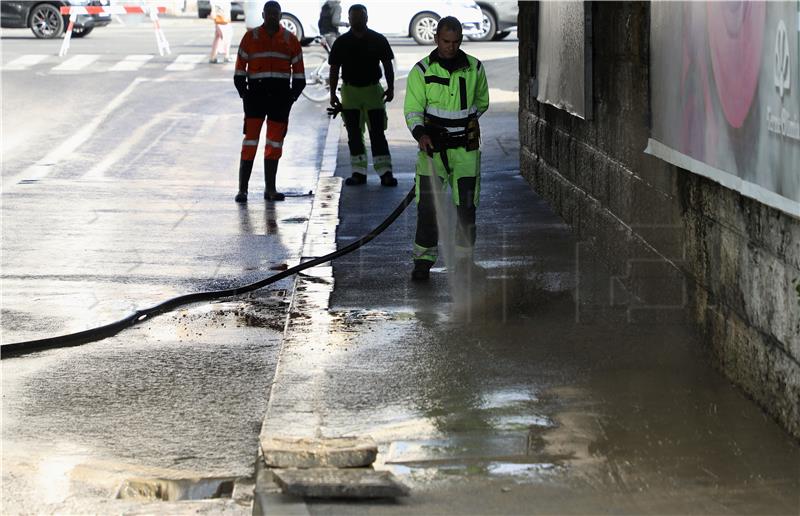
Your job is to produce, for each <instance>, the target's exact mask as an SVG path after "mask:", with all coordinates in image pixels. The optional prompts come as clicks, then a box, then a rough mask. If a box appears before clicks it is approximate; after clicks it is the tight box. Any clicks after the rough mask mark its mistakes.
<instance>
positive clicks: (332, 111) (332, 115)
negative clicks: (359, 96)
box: [327, 105, 342, 118]
mask: <svg viewBox="0 0 800 516" xmlns="http://www.w3.org/2000/svg"><path fill="white" fill-rule="evenodd" d="M327 111H328V116H329V117H330V118H336V115H338V114H339V113H341V112H342V106H341V105H338V106H331V107H329V108H328V109H327Z"/></svg>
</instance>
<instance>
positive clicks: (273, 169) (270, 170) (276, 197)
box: [264, 159, 286, 201]
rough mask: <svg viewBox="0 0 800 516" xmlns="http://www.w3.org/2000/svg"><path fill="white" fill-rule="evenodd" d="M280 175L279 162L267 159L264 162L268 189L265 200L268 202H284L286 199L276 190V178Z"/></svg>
mask: <svg viewBox="0 0 800 516" xmlns="http://www.w3.org/2000/svg"><path fill="white" fill-rule="evenodd" d="M277 175H278V160H277V159H265V160H264V182H265V183H266V186H267V189H266V191H265V192H264V199H266V200H267V201H282V200H283V199H285V198H286V196H285V195H283V194H282V193H280V192H279V191H277V190H276V189H275V178H276V177H277Z"/></svg>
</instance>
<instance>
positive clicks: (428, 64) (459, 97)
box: [404, 50, 489, 136]
mask: <svg viewBox="0 0 800 516" xmlns="http://www.w3.org/2000/svg"><path fill="white" fill-rule="evenodd" d="M435 52H436V51H435V50H434V52H432V53H431V55H429V56H427V57H426V58H425V59H423V60H422V61H420V62H418V63H417V64H416V65H414V67H413V68H412V69H411V72H409V74H408V82H407V88H406V99H405V104H404V112H405V116H406V124H407V125H408V129H409V130H410V131H411V132H412V133H413V134H415V136H416V135H417V134H418V132H419V130H420V129H422V128H424V126H425V124H426V120H427V122H428V123H429V124H433V125H436V126H439V127H442V128H446V129H447V130H448V131H461V130H463V129H464V128H465V127H466V125H467V120H468V118H469V117H470V116H481V115H482V114H483V113H484V112H485V111H486V110H487V109H489V85H488V83H487V82H486V71H485V70H484V68H483V65H482V64H481V62H480V61H478V60H477V59H475V58H474V57H472V56H470V55H467V54H464V53H463V52H461V51H459V52H460V57H461V58H462V61H463V63H464V64H463V66H461V67H459V68H458V69H456V70H453V72H452V73H450V72H448V71H447V70H446V69H445V68H443V67H442V65H441V64H440V63H439V62H438V59H436V54H435ZM464 58H465V59H464ZM417 127H419V128H420V129H417V131H415V129H416V128H417Z"/></svg>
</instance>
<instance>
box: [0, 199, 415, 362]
mask: <svg viewBox="0 0 800 516" xmlns="http://www.w3.org/2000/svg"><path fill="white" fill-rule="evenodd" d="M413 199H414V188H411V190H410V191H409V192H408V194H407V195H406V196H405V198H404V199H403V200H402V202H400V204H399V205H398V206H397V208H395V209H394V211H393V212H392V213H391V214H390V215H389V216H388V217H386V220H384V221H383V222H381V223H380V225H378V227H376V228H375V229H373V230H372V231H370V232H369V233H367V234H366V235H364V236H363V237H361V238H359V239H358V240H356V241H355V242H353V243H351V244H348V245H346V246H345V247H343V248H341V249H337V250H336V251H334V252H332V253H329V254H326V255H325V256H320V257H319V258H314V259H313V260H309V261H307V262H303V263H301V264H299V265H295V266H294V267H291V268H289V269H286V270H285V271H281V272H279V273H278V274H275V275H273V276H270V277H268V278H264V279H262V280H259V281H256V282H255V283H250V284H249V285H243V286H241V287H236V288H229V289H226V290H212V291H208V292H195V293H194V294H184V295H182V296H177V297H173V298H172V299H167V300H166V301H164V302H162V303H159V304H157V305H155V306H151V307H150V308H145V309H143V310H137V311H136V312H134V313H132V314H131V315H129V316H127V317H125V318H124V319H120V320H119V321H116V322H113V323H111V324H106V325H105V326H99V327H97V328H92V329H89V330H84V331H79V332H77V333H70V334H68V335H59V336H58V337H49V338H46V339H38V340H29V341H24V342H14V343H12V344H3V345H2V346H0V359H2V358H8V357H13V356H19V355H24V354H27V353H31V352H34V351H41V350H43V349H49V348H66V347H70V346H79V345H81V344H86V343H88V342H95V341H98V340H102V339H105V338H108V337H111V336H113V335H116V334H117V333H119V332H121V331H122V330H124V329H125V328H128V327H129V326H133V325H134V324H136V323H139V322H142V321H144V320H146V319H150V318H151V317H155V316H156V315H159V314H163V313H165V312H169V311H170V310H173V309H175V308H177V307H179V306H183V305H186V304H189V303H197V302H198V301H210V300H212V299H219V298H221V297H230V296H238V295H239V294H244V293H246V292H251V291H253V290H257V289H259V288H261V287H265V286H267V285H270V284H272V283H275V282H276V281H279V280H282V279H283V278H286V277H289V276H291V275H293V274H297V273H298V272H300V271H303V270H306V269H309V268H311V267H315V266H317V265H320V264H322V263H325V262H329V261H331V260H333V259H335V258H338V257H340V256H343V255H345V254H347V253H350V252H352V251H355V250H356V249H358V248H359V247H361V246H362V245H364V244H366V243H367V242H369V241H370V240H372V239H373V238H375V237H376V236H378V235H380V234H381V233H382V232H383V231H384V230H385V229H386V228H388V227H389V226H390V225H391V224H392V222H394V221H395V220H396V219H397V217H399V216H400V214H401V213H403V210H405V209H406V206H408V205H409V204H411V201H412V200H413Z"/></svg>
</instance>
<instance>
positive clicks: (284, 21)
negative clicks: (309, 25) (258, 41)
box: [281, 14, 303, 41]
mask: <svg viewBox="0 0 800 516" xmlns="http://www.w3.org/2000/svg"><path fill="white" fill-rule="evenodd" d="M281 25H282V26H283V28H284V29H286V30H288V31H289V32H291V33H292V34H294V35H295V37H297V40H298V41H302V39H303V26H302V25H300V20H298V19H297V18H295V17H294V16H292V15H291V14H284V15H281Z"/></svg>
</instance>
